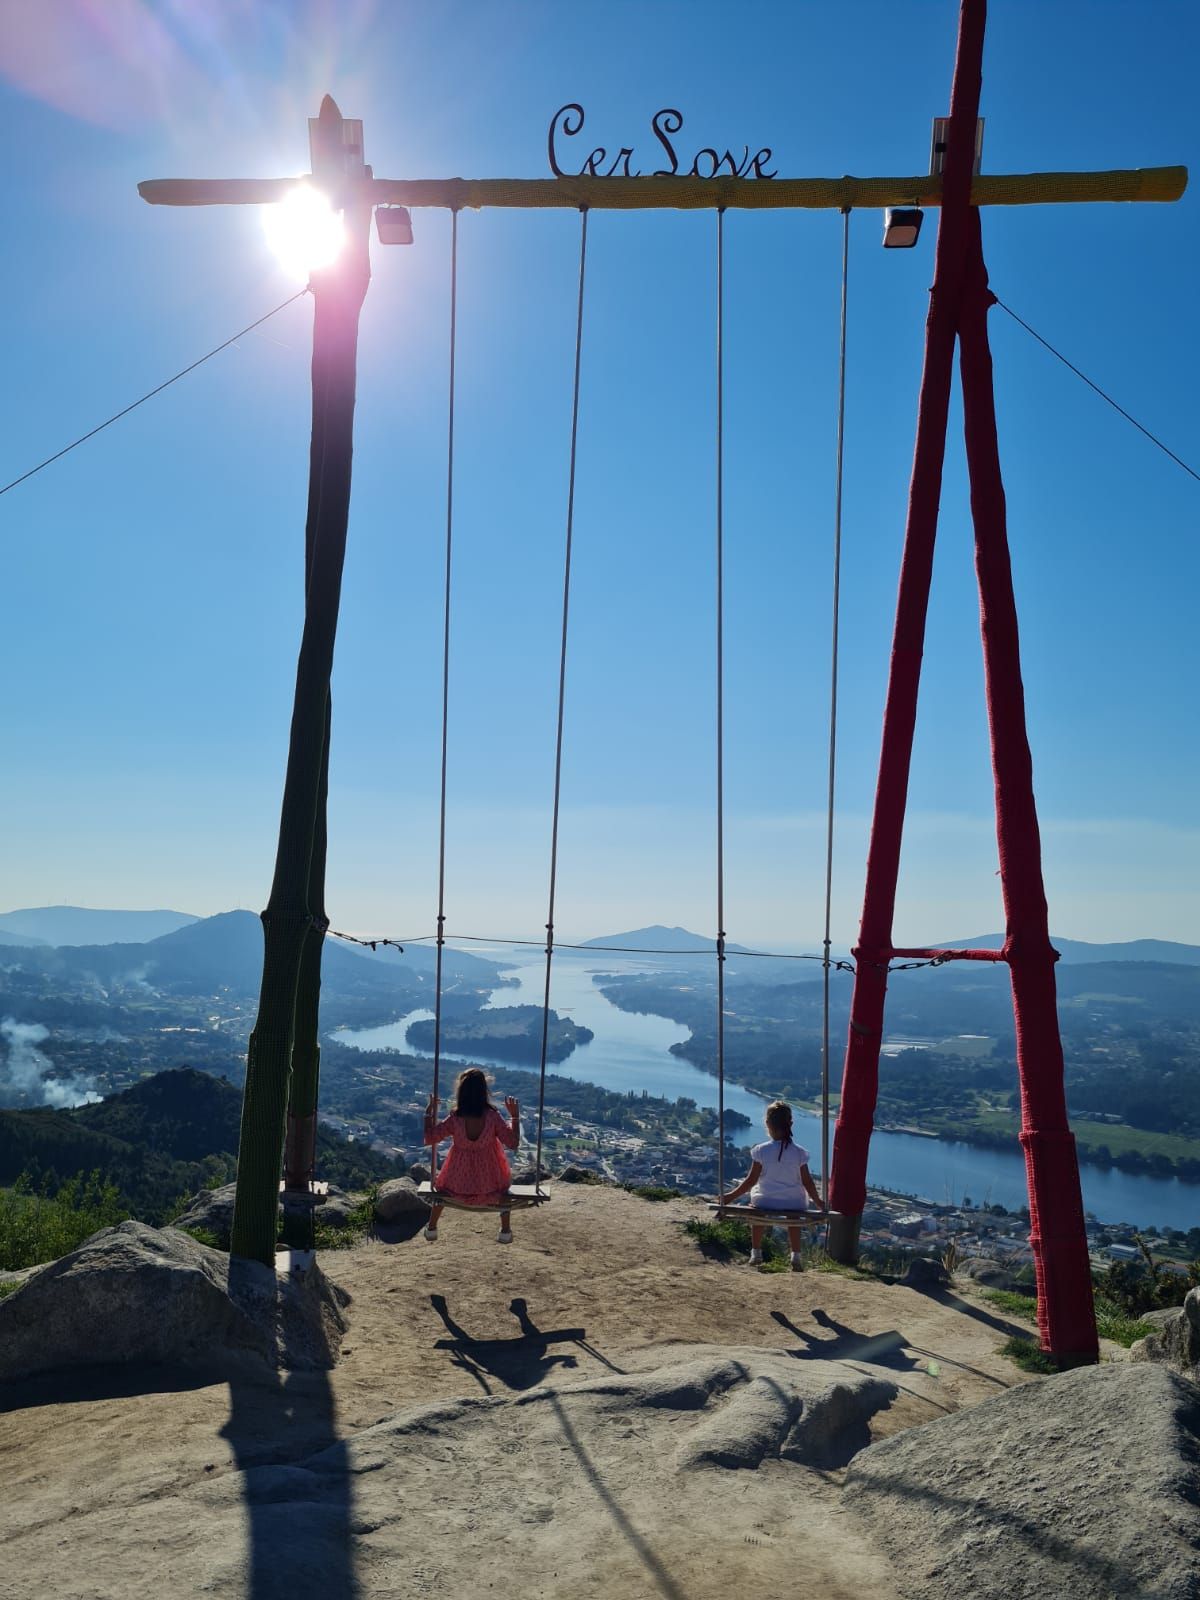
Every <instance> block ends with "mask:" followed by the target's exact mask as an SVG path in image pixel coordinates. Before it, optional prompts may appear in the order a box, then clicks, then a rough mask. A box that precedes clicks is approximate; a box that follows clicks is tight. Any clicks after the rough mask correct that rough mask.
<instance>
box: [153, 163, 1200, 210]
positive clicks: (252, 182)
mask: <svg viewBox="0 0 1200 1600" xmlns="http://www.w3.org/2000/svg"><path fill="white" fill-rule="evenodd" d="M1187 177H1188V173H1187V168H1186V167H1133V168H1127V169H1124V170H1118V171H1114V172H1018V173H1008V174H996V173H981V174H979V175H977V176H976V177H975V179H974V180H973V182H972V185H971V203H972V204H973V205H977V206H1025V205H1077V204H1083V203H1088V202H1095V201H1122V200H1125V201H1147V200H1153V201H1168V200H1178V199H1179V197H1180V196H1181V195H1182V194H1183V192H1184V190H1185V189H1186V188H1187ZM308 181H309V180H308V179H306V178H152V179H150V180H148V181H147V182H145V183H139V184H138V193H139V194H140V195H141V197H142V199H143V200H146V201H148V202H149V203H150V204H151V205H152V206H217V205H271V204H274V203H276V202H278V201H280V200H282V199H283V198H284V196H285V195H286V194H287V193H288V192H289V191H290V190H291V189H293V188H295V187H296V185H297V184H298V183H304V182H308ZM337 198H338V201H339V203H341V204H360V205H401V206H409V207H410V208H419V207H426V206H440V207H443V208H446V209H449V210H459V211H464V210H469V211H477V210H481V209H484V208H487V207H493V206H500V207H507V208H513V207H515V208H518V209H542V208H545V207H561V208H567V209H570V210H578V209H579V208H580V207H581V206H586V207H588V208H589V209H591V210H597V211H658V210H667V211H703V210H713V209H715V208H717V207H720V206H726V207H728V208H730V209H731V210H732V209H738V210H760V211H777V210H796V209H799V210H809V211H812V210H817V211H819V210H834V211H841V210H842V209H843V208H844V207H846V206H850V207H851V208H853V209H866V210H870V209H875V210H878V209H880V208H882V207H884V206H904V205H918V206H931V207H933V206H940V205H941V203H942V179H941V177H940V176H937V177H931V176H930V175H928V174H925V175H923V176H920V177H912V178H770V179H766V178H585V177H575V178H573V177H565V178H363V179H359V180H357V181H350V182H347V183H346V184H344V185H342V186H340V188H339V194H338V197H337Z"/></svg>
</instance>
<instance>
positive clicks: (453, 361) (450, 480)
mask: <svg viewBox="0 0 1200 1600" xmlns="http://www.w3.org/2000/svg"><path fill="white" fill-rule="evenodd" d="M457 356H458V212H457V211H452V212H451V213H450V393H449V399H448V405H447V425H446V587H445V601H444V605H443V609H442V774H441V795H440V800H439V806H438V905H437V935H436V938H437V966H436V970H435V976H434V1002H433V1120H434V1122H435V1123H436V1122H437V1115H438V1110H439V1106H438V1086H439V1079H440V1076H441V1066H442V957H443V952H444V950H445V947H446V756H447V750H448V747H449V733H450V575H451V570H452V568H451V558H452V555H453V550H454V400H455V377H456V373H457ZM437 1175H438V1147H437V1145H436V1144H431V1145H430V1147H429V1181H430V1183H434V1182H436V1181H437Z"/></svg>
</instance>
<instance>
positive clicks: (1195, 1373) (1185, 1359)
mask: <svg viewBox="0 0 1200 1600" xmlns="http://www.w3.org/2000/svg"><path fill="white" fill-rule="evenodd" d="M1151 1318H1153V1319H1154V1321H1155V1322H1157V1323H1158V1331H1157V1332H1156V1333H1152V1334H1149V1335H1148V1336H1147V1337H1146V1338H1145V1339H1139V1340H1138V1342H1137V1344H1135V1345H1134V1347H1133V1349H1132V1351H1131V1352H1130V1359H1131V1360H1133V1361H1165V1362H1167V1363H1169V1365H1171V1366H1173V1367H1176V1368H1178V1370H1179V1371H1180V1372H1183V1373H1186V1374H1187V1376H1188V1377H1189V1378H1193V1379H1195V1380H1197V1381H1200V1289H1189V1290H1188V1294H1187V1298H1186V1299H1185V1300H1184V1302H1183V1305H1182V1306H1180V1307H1178V1308H1177V1309H1174V1310H1171V1311H1170V1312H1168V1313H1166V1314H1165V1315H1164V1314H1163V1313H1161V1312H1153V1311H1152V1312H1151V1313H1150V1316H1149V1317H1147V1319H1146V1320H1147V1321H1150V1319H1151Z"/></svg>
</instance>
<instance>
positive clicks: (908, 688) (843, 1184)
mask: <svg viewBox="0 0 1200 1600" xmlns="http://www.w3.org/2000/svg"><path fill="white" fill-rule="evenodd" d="M983 23H984V8H983V6H982V5H979V4H975V3H972V0H965V3H964V5H963V8H962V12H961V15H960V18H959V31H958V50H957V55H956V58H955V63H954V87H953V89H952V91H951V96H950V129H949V134H948V140H947V148H946V172H945V186H944V195H945V198H944V203H943V206H942V212H941V217H940V219H939V221H938V236H937V249H936V252H935V255H934V270H933V289H932V291H931V294H930V300H929V316H928V319H927V321H926V325H925V363H924V368H923V370H922V373H921V396H920V401H919V404H918V409H917V442H916V448H915V450H914V453H913V471H912V483H911V485H910V487H909V494H908V522H907V525H906V527H905V530H904V556H903V559H902V561H901V565H900V592H899V595H898V596H897V600H896V625H895V631H894V633H893V636H892V660H891V667H890V669H889V673H888V691H887V703H886V706H885V709H884V715H883V742H882V746H881V748H880V753H879V778H878V781H877V783H876V788H875V812H874V816H873V818H872V822H871V846H870V850H869V852H868V855H867V882H866V889H865V891H864V895H863V913H862V922H861V924H860V926H859V937H858V945H857V947H856V948H855V951H854V954H855V956H856V958H857V961H858V971H857V974H856V976H855V979H854V995H853V998H852V1000H851V1003H850V1034H849V1040H848V1043H847V1046H846V1061H845V1066H844V1069H843V1076H842V1097H841V1103H840V1106H839V1109H838V1117H837V1127H836V1129H835V1133H834V1145H833V1168H832V1172H831V1176H830V1191H829V1204H830V1207H831V1209H832V1210H833V1211H835V1212H837V1213H838V1214H839V1215H838V1216H837V1217H836V1218H835V1219H834V1220H833V1222H832V1223H831V1226H830V1235H829V1248H830V1251H831V1252H832V1253H833V1254H834V1255H835V1256H837V1257H838V1258H839V1259H841V1260H850V1261H852V1260H854V1258H855V1257H856V1256H857V1254H858V1229H859V1222H860V1219H861V1217H862V1210H863V1206H864V1204H865V1202H866V1197H867V1149H868V1146H869V1144H870V1140H871V1129H872V1126H873V1124H874V1118H875V1101H876V1097H877V1094H878V1088H879V1047H880V1045H881V1043H882V1042H883V1006H884V999H885V997H886V994H887V967H888V961H889V960H890V959H891V955H892V915H893V912H894V910H895V904H896V881H897V879H898V877H899V874H900V841H901V837H902V835H903V832H904V808H905V805H906V802H907V799H908V772H909V763H910V760H911V757H912V745H913V733H914V731H915V728H916V722H917V690H918V688H919V687H920V682H921V657H922V655H923V653H924V649H925V617H926V612H927V610H928V606H929V581H930V577H931V575H932V572H933V547H934V540H935V538H936V536H937V521H938V506H939V503H940V500H941V494H942V462H943V459H944V457H945V453H946V421H947V417H948V414H949V409H950V383H951V378H952V376H953V372H954V338H955V329H956V327H957V322H958V306H959V301H960V299H961V297H962V287H963V273H964V268H965V264H966V249H967V230H968V224H969V222H970V212H971V169H972V167H973V166H974V162H975V123H976V119H977V117H978V115H979V90H980V63H981V61H982V57H983Z"/></svg>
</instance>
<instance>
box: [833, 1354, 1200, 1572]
mask: <svg viewBox="0 0 1200 1600" xmlns="http://www.w3.org/2000/svg"><path fill="white" fill-rule="evenodd" d="M1198 1463H1200V1391H1198V1390H1197V1389H1196V1388H1194V1387H1193V1386H1192V1385H1191V1384H1190V1383H1188V1382H1187V1380H1186V1379H1184V1378H1182V1377H1180V1376H1179V1375H1178V1374H1176V1373H1174V1372H1171V1371H1168V1370H1167V1369H1166V1368H1165V1367H1161V1366H1145V1365H1143V1366H1134V1365H1130V1364H1129V1363H1126V1362H1121V1363H1114V1364H1113V1365H1110V1366H1103V1367H1084V1368H1079V1369H1078V1370H1076V1371H1074V1372H1069V1373H1065V1374H1062V1375H1060V1376H1056V1377H1051V1378H1043V1379H1040V1380H1038V1381H1035V1382H1032V1383H1021V1384H1017V1385H1016V1386H1015V1387H1014V1388H1012V1389H1009V1390H1008V1391H1007V1392H1006V1393H1004V1394H1002V1395H998V1396H997V1397H996V1398H995V1399H994V1400H988V1401H985V1402H984V1404H983V1405H981V1406H977V1407H976V1408H975V1409H974V1410H971V1411H960V1412H956V1413H955V1414H954V1415H952V1416H947V1417H942V1418H939V1419H938V1420H937V1421H936V1422H931V1423H929V1424H927V1426H925V1427H923V1428H911V1429H909V1430H907V1431H906V1432H904V1433H901V1434H897V1435H894V1436H893V1437H891V1438H889V1439H884V1440H882V1441H880V1442H879V1443H878V1444H873V1445H871V1446H870V1448H869V1449H867V1450H864V1451H863V1452H862V1453H861V1454H860V1455H858V1456H856V1457H855V1458H854V1461H853V1462H852V1464H851V1466H850V1471H849V1474H848V1476H847V1480H846V1498H847V1504H848V1505H849V1506H852V1507H853V1508H854V1511H855V1512H856V1514H857V1515H858V1516H860V1517H862V1518H863V1519H864V1520H865V1521H866V1523H867V1525H868V1528H869V1531H870V1533H871V1535H872V1536H873V1538H874V1540H875V1541H876V1542H877V1544H878V1545H879V1546H880V1547H881V1548H882V1549H883V1551H884V1554H885V1555H886V1556H887V1557H888V1559H889V1561H890V1563H891V1565H892V1570H893V1573H894V1576H895V1581H896V1586H897V1588H898V1589H899V1591H900V1593H901V1594H902V1595H903V1596H904V1597H905V1600H960V1597H961V1596H963V1595H970V1596H971V1600H1018V1597H1020V1600H1025V1597H1027V1600H1044V1597H1045V1596H1046V1595H1054V1596H1055V1597H1056V1600H1096V1597H1097V1596H1101V1595H1130V1596H1132V1595H1145V1596H1147V1597H1149V1596H1153V1597H1154V1600H1196V1597H1197V1596H1198V1595H1200V1565H1198V1562H1200V1508H1198V1501H1200V1494H1198V1488H1200V1485H1198V1482H1197V1465H1198Z"/></svg>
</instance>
